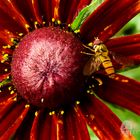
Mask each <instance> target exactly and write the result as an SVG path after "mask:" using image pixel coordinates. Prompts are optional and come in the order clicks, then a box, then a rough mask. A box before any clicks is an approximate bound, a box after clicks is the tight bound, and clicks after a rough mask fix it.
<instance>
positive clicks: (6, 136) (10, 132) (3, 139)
mask: <svg viewBox="0 0 140 140" xmlns="http://www.w3.org/2000/svg"><path fill="white" fill-rule="evenodd" d="M28 111H29V107H28V108H25V109H24V110H23V111H22V113H21V114H20V116H19V117H18V118H17V119H16V120H15V122H14V123H13V124H12V125H11V126H10V127H9V128H8V130H7V131H6V132H5V133H4V134H3V135H2V136H1V137H0V139H1V140H6V139H9V138H10V136H12V135H13V134H14V132H15V131H16V130H17V129H18V127H19V126H20V125H21V123H22V121H23V119H24V118H25V116H26V115H27V113H28Z"/></svg>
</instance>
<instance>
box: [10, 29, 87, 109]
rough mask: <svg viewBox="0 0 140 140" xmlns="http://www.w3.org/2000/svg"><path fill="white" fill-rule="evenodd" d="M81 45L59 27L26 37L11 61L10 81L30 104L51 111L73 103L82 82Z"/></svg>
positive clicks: (70, 34)
mask: <svg viewBox="0 0 140 140" xmlns="http://www.w3.org/2000/svg"><path fill="white" fill-rule="evenodd" d="M81 50H82V44H81V42H80V41H79V39H78V38H77V37H75V36H74V35H73V34H72V33H70V32H67V31H65V30H62V29H60V28H59V27H44V28H41V29H37V30H35V31H33V32H31V33H29V34H28V35H26V36H25V37H24V38H23V39H22V41H21V42H20V43H19V44H18V48H17V49H16V50H15V52H14V55H13V60H12V71H11V73H12V78H13V83H14V85H15V87H16V89H17V91H18V93H19V94H20V95H21V96H22V97H23V98H25V99H26V100H27V101H28V102H29V103H31V104H33V105H36V106H41V107H48V108H54V107H58V106H61V105H62V104H65V103H67V102H69V101H72V100H74V99H75V98H76V97H77V96H78V94H79V91H80V85H81V82H80V81H82V80H81V79H82V69H83V65H84V63H85V62H84V60H83V56H82V54H81V53H80V52H81Z"/></svg>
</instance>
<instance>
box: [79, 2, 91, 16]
mask: <svg viewBox="0 0 140 140" xmlns="http://www.w3.org/2000/svg"><path fill="white" fill-rule="evenodd" d="M90 3H91V0H80V2H79V4H78V8H77V9H76V10H77V12H76V14H77V13H78V12H79V11H80V10H82V9H83V8H84V7H85V6H87V5H89V4H90Z"/></svg>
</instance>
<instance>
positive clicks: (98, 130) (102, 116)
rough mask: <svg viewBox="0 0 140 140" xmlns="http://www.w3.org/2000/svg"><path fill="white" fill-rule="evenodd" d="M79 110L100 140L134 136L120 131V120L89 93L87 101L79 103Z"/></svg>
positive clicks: (123, 139)
mask: <svg viewBox="0 0 140 140" xmlns="http://www.w3.org/2000/svg"><path fill="white" fill-rule="evenodd" d="M80 108H81V111H82V113H83V115H84V117H85V119H86V121H87V123H88V125H89V126H90V127H91V129H92V130H93V131H94V132H95V134H96V135H97V136H98V137H99V139H100V140H126V139H127V138H128V139H129V140H131V139H133V138H134V137H133V136H131V135H127V137H126V136H125V135H124V134H123V133H122V132H121V130H120V128H121V125H122V123H121V121H120V120H119V119H118V118H117V117H116V115H115V114H114V113H113V112H112V111H111V110H110V109H109V108H108V107H107V106H106V105H105V104H104V103H102V102H101V101H100V100H99V99H97V98H96V97H95V96H93V95H89V98H88V99H87V102H85V103H84V104H83V103H81V104H80Z"/></svg>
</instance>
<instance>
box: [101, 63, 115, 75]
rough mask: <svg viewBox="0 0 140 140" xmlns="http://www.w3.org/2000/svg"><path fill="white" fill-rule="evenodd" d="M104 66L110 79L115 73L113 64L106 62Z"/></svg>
mask: <svg viewBox="0 0 140 140" xmlns="http://www.w3.org/2000/svg"><path fill="white" fill-rule="evenodd" d="M102 65H103V67H104V69H105V72H106V73H107V75H109V77H112V76H113V75H114V73H115V70H114V67H113V65H112V62H111V61H110V60H105V61H104V62H102Z"/></svg>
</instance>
